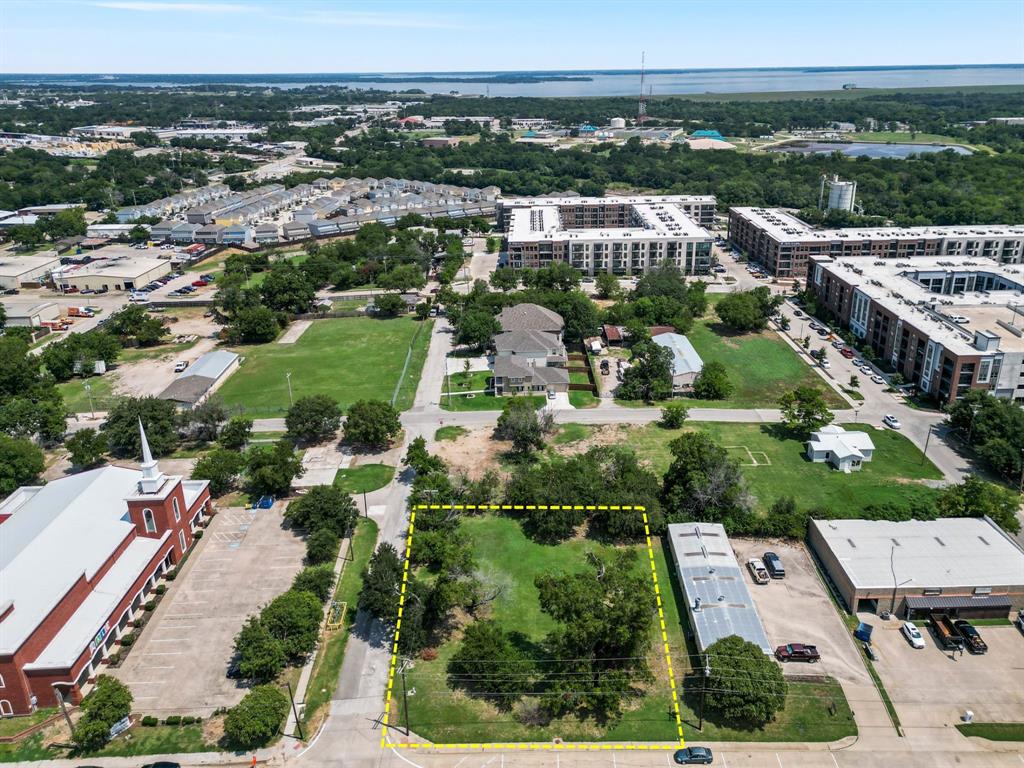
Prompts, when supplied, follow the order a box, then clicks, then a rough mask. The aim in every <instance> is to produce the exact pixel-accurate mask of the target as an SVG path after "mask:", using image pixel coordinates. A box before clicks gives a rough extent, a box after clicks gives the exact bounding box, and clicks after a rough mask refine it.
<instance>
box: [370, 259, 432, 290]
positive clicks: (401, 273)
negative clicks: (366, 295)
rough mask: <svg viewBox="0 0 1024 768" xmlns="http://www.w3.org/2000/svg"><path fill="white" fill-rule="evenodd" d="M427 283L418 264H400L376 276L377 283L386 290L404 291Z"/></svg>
mask: <svg viewBox="0 0 1024 768" xmlns="http://www.w3.org/2000/svg"><path fill="white" fill-rule="evenodd" d="M426 284H427V279H426V277H424V275H423V270H422V269H421V268H420V267H419V265H418V264H400V265H398V266H397V267H394V268H393V269H392V270H391V271H390V272H385V273H384V274H383V275H381V276H380V277H379V278H377V285H378V286H379V287H381V288H383V289H384V290H386V291H400V292H402V293H406V292H408V291H410V290H411V289H413V288H417V289H418V288H422V287H423V286H425V285H426Z"/></svg>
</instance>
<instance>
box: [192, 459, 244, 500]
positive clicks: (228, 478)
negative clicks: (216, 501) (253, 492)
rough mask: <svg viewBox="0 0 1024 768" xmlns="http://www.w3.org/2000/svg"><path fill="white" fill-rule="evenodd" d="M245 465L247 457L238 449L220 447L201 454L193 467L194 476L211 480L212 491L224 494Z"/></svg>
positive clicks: (212, 492) (216, 494) (214, 493)
mask: <svg viewBox="0 0 1024 768" xmlns="http://www.w3.org/2000/svg"><path fill="white" fill-rule="evenodd" d="M244 467H245V457H244V456H243V455H242V454H240V453H239V452H238V451H233V450H228V449H227V448H218V449H216V450H213V451H210V452H209V453H207V454H206V455H205V456H201V457H200V458H199V460H198V461H196V465H195V467H194V468H193V469H192V477H194V478H197V479H200V480H209V481H210V493H211V494H212V495H213V496H223V495H224V494H225V493H227V492H228V491H229V490H231V488H232V487H233V486H234V484H235V482H236V481H237V480H238V476H239V475H240V474H241V472H242V469H243V468H244Z"/></svg>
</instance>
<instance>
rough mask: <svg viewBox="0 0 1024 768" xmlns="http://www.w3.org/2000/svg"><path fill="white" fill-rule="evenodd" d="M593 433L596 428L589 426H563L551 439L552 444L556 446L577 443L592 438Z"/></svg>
mask: <svg viewBox="0 0 1024 768" xmlns="http://www.w3.org/2000/svg"><path fill="white" fill-rule="evenodd" d="M593 432H594V428H593V427H592V426H590V425H588V424H563V425H562V426H560V427H559V428H558V431H557V432H556V433H555V436H554V437H552V438H551V442H552V443H554V444H555V445H566V444H567V443H575V442H577V441H579V440H585V439H586V438H588V437H590V435H591V434H593Z"/></svg>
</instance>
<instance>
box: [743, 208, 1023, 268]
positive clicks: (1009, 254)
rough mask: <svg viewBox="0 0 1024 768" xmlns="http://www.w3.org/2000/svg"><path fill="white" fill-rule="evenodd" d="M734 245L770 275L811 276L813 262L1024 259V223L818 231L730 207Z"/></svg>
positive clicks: (761, 211)
mask: <svg viewBox="0 0 1024 768" xmlns="http://www.w3.org/2000/svg"><path fill="white" fill-rule="evenodd" d="M729 241H730V242H731V243H732V244H733V245H734V246H736V247H737V248H739V249H741V250H742V251H743V252H744V253H746V255H747V258H748V259H749V260H750V261H753V262H756V263H758V264H761V265H762V266H763V267H764V268H765V269H766V270H767V271H768V273H769V274H771V275H774V276H776V277H783V278H800V279H803V278H806V277H807V275H808V266H809V263H810V261H811V260H812V259H813V258H816V257H820V256H827V257H830V258H833V259H842V258H871V259H907V258H915V257H945V256H964V257H967V258H985V259H992V260H993V261H997V262H1000V263H1002V264H1020V263H1021V262H1022V261H1024V225H1020V224H1017V225H1004V224H954V225H950V226H941V227H939V226H935V227H847V228H844V229H815V228H814V227H812V226H810V225H809V224H807V223H805V222H803V221H801V220H800V219H798V218H797V217H796V216H793V215H792V214H790V213H787V212H786V211H783V210H780V209H777V208H730V209H729Z"/></svg>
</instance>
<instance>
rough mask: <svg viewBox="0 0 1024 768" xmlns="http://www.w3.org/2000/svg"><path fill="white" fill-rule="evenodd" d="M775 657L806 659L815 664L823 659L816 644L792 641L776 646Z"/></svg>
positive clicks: (788, 659) (789, 659)
mask: <svg viewBox="0 0 1024 768" xmlns="http://www.w3.org/2000/svg"><path fill="white" fill-rule="evenodd" d="M775 658H776V659H778V660H779V661H806V662H807V663H809V664H814V663H816V662H819V661H821V654H820V653H818V647H817V646H815V645H803V644H801V643H790V644H789V645H780V646H779V647H778V648H776V649H775Z"/></svg>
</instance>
